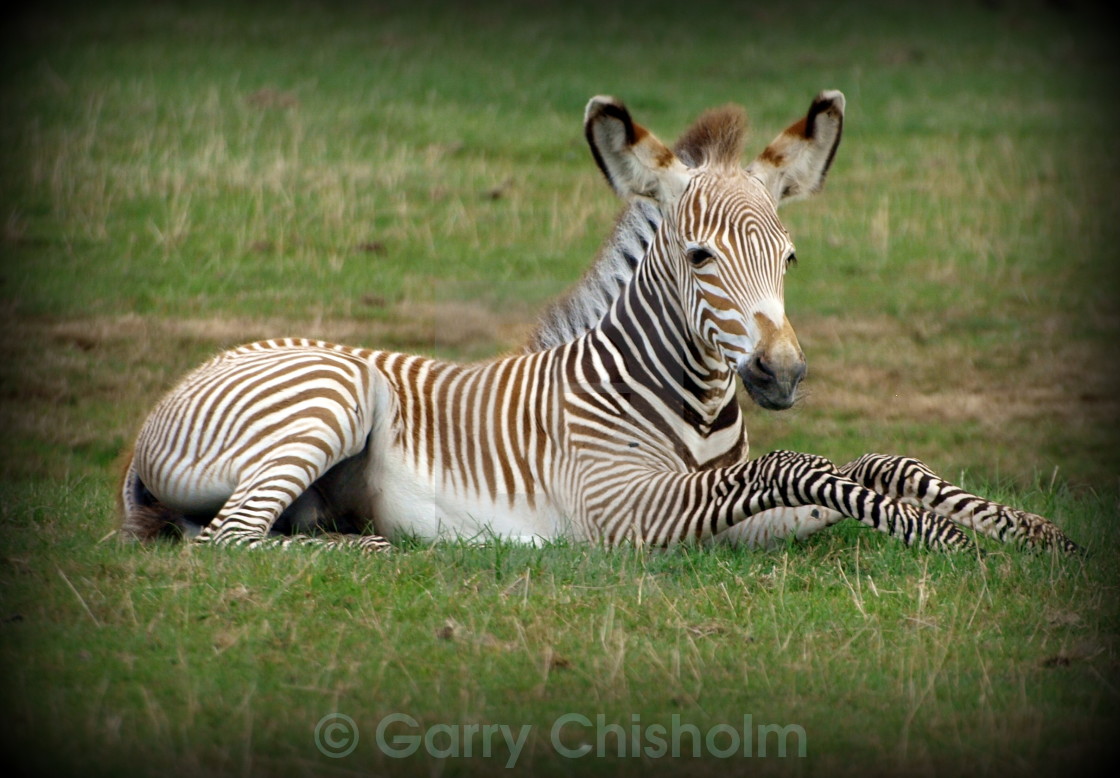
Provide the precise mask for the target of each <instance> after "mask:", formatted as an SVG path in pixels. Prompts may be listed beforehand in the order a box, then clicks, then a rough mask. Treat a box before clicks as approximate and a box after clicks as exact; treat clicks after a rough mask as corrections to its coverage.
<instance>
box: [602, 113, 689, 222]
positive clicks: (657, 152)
mask: <svg viewBox="0 0 1120 778" xmlns="http://www.w3.org/2000/svg"><path fill="white" fill-rule="evenodd" d="M583 130H584V134H585V135H586V136H587V143H588V145H589V146H591V153H592V155H594V157H595V162H596V164H598V165H599V169H600V170H602V171H603V175H605V176H606V177H607V181H609V182H610V185H611V186H612V187H614V190H615V192H617V193H618V194H619V195H620V196H621V197H623V198H626V199H630V198H632V197H649V198H652V199H654V200H656V201H657V202H658V203H661V204H664V203H667V202H671V201H673V200H675V199H676V198H678V197H680V195H681V193H682V192H683V191H684V188H685V185H686V184H687V183H688V169H687V168H686V167H685V165H684V163H683V162H681V161H680V160H679V159H677V157H676V155H675V154H673V152H672V151H671V150H670V149H669V147H668V146H666V145H665V144H663V143H662V142H661V141H659V140H658V139H657V138H656V137H654V135H653V133H651V132H650V131H649V130H647V129H646V128H645V127H642V126H641V125H640V124H637V123H635V122H634V120H633V119H631V118H630V112H629V111H627V110H626V106H625V105H623V104H622V101H620V100H616V99H615V98H613V97H604V96H601V95H600V96H598V97H593V98H591V101H590V102H589V103H588V104H587V111H586V112H585V114H584V123H583Z"/></svg>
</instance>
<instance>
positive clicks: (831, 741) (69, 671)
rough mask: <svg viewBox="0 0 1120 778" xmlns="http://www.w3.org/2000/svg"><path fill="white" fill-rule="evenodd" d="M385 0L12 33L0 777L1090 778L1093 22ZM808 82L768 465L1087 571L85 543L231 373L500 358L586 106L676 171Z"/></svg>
mask: <svg viewBox="0 0 1120 778" xmlns="http://www.w3.org/2000/svg"><path fill="white" fill-rule="evenodd" d="M396 5H397V4H395V3H392V2H388V3H378V4H361V5H359V4H343V3H327V2H288V3H272V2H260V3H248V2H213V3H209V2H203V3H197V2H196V3H189V4H188V3H181V4H180V3H171V2H166V3H150V2H149V3H136V4H128V3H124V2H107V3H102V4H86V5H82V6H73V7H72V6H71V5H70V4H62V5H52V4H49V3H48V4H45V5H41V6H37V7H36V10H34V11H31V10H27V11H22V12H19V13H15V14H14V15H12V16H11V17H10V19H9V20H8V21H7V22H6V23H5V24H4V26H3V32H2V33H0V35H2V40H0V61H2V62H3V71H2V79H3V80H2V83H0V89H2V91H0V97H2V99H3V106H4V110H3V121H2V122H0V149H2V151H0V218H2V219H3V230H4V231H3V236H2V243H0V248H2V252H3V264H2V267H0V320H2V321H3V323H4V325H5V326H6V329H7V337H5V338H4V339H3V340H2V341H0V349H2V356H0V392H2V394H0V402H2V405H0V421H2V428H3V429H4V431H5V437H6V440H7V443H6V445H5V446H4V447H3V449H2V450H0V667H3V670H2V671H0V678H2V687H0V689H2V697H3V705H4V709H3V713H4V722H5V726H4V728H3V735H2V736H0V743H2V744H3V759H4V762H5V763H6V764H8V765H10V766H11V767H12V768H13V769H15V770H16V771H18V772H23V773H29V774H40V773H42V774H60V771H61V772H69V773H78V772H81V773H82V774H85V775H99V774H104V775H122V774H124V775H156V774H158V775H167V774H190V775H197V774H221V775H225V774H230V775H233V774H236V775H271V774H282V775H307V774H316V775H318V774H324V775H331V774H339V775H346V774H354V775H358V774H362V775H370V774H391V775H413V774H418V773H430V774H433V775H468V774H469V775H473V774H480V773H489V772H501V771H503V770H504V769H505V768H506V766H507V765H509V764H513V765H514V766H515V767H516V768H518V769H519V770H521V771H523V772H534V773H540V774H556V775H569V774H570V775H598V774H603V775H606V774H624V775H626V774H629V775H638V774H646V773H664V774H680V775H695V774H699V773H702V772H704V771H705V770H710V771H711V772H720V773H725V774H731V775H739V774H742V775H747V774H749V775H772V774H773V775H779V774H780V775H785V774H794V775H819V776H848V775H860V776H867V775H914V776H926V775H955V774H962V773H965V772H967V773H970V774H975V775H992V776H995V775H1034V774H1040V775H1041V774H1048V773H1052V772H1054V771H1057V770H1061V771H1065V772H1069V773H1079V774H1091V773H1093V772H1095V770H1096V769H1097V768H1098V767H1100V766H1101V765H1104V764H1107V763H1108V760H1110V759H1114V758H1115V756H1116V747H1115V745H1114V744H1115V735H1114V732H1115V731H1116V730H1117V727H1118V726H1120V554H1118V553H1117V552H1118V548H1120V530H1118V522H1117V515H1118V512H1120V448H1118V446H1117V442H1118V435H1117V411H1118V410H1120V408H1118V402H1117V392H1116V389H1117V385H1118V382H1117V367H1116V366H1117V364H1120V361H1118V359H1117V357H1118V356H1120V355H1118V354H1117V351H1118V349H1117V346H1116V344H1117V342H1118V337H1120V311H1118V305H1117V302H1116V292H1117V289H1118V287H1117V283H1116V281H1117V278H1116V276H1117V251H1116V248H1115V247H1116V246H1117V245H1120V240H1118V239H1120V209H1118V206H1117V200H1116V198H1115V190H1116V186H1115V181H1116V180H1117V179H1116V176H1117V172H1118V168H1120V163H1118V162H1117V160H1116V158H1115V155H1114V154H1111V153H1109V150H1108V149H1107V147H1105V148H1102V142H1103V144H1108V143H1109V142H1110V140H1111V138H1112V135H1113V133H1114V127H1115V119H1116V115H1117V112H1116V109H1115V100H1114V97H1115V94H1116V90H1115V84H1116V76H1117V67H1116V64H1117V62H1116V58H1115V57H1114V56H1113V55H1111V54H1110V53H1109V50H1110V47H1111V45H1112V44H1111V43H1110V42H1109V41H1108V40H1107V38H1106V36H1105V32H1106V31H1107V30H1108V29H1109V26H1108V24H1107V23H1106V22H1105V21H1104V19H1103V18H1097V17H1096V16H1095V15H1094V13H1093V12H1092V10H1091V9H1089V8H1086V7H1084V4H1082V3H1072V4H1059V3H1043V2H1041V1H1040V2H1038V3H1024V4H1013V3H980V2H975V3H972V2H961V3H950V4H936V10H931V9H925V10H921V9H917V8H912V7H910V5H908V4H903V3H894V2H885V1H884V2H881V3H871V2H864V3H857V4H851V3H826V2H820V3H812V2H804V1H802V2H796V3H793V4H792V5H782V6H780V7H779V6H777V5H774V6H773V7H771V6H768V5H758V6H756V7H754V8H753V9H750V8H748V9H746V10H735V9H733V8H732V7H730V6H731V4H726V3H721V2H711V3H709V2H706V1H705V0H700V1H699V2H696V3H688V4H670V3H668V2H658V1H657V0H654V1H653V2H649V3H644V4H642V5H641V7H640V8H627V7H626V6H624V5H617V4H616V5H611V4H596V3H584V2H547V1H546V2H542V3H536V4H533V5H531V6H530V5H527V6H524V7H523V6H522V5H520V4H515V3H512V2H509V3H506V4H498V3H493V4H488V5H486V6H485V7H484V9H482V10H480V9H479V8H478V7H477V6H472V7H468V5H467V4H460V5H459V6H457V7H458V10H455V9H454V8H445V7H444V4H442V3H435V2H423V1H421V2H412V3H408V4H400V5H401V7H399V8H397V7H396ZM822 88H838V89H841V90H843V91H844V92H845V94H846V95H847V98H848V116H847V124H846V128H845V136H844V141H843V144H842V145H841V148H840V151H839V154H838V157H837V161H836V164H835V166H834V168H833V170H832V173H831V174H830V178H829V182H828V186H827V188H826V191H825V193H824V194H823V195H822V196H821V197H819V198H817V199H815V200H812V201H808V202H805V203H800V204H796V205H792V206H790V207H789V208H787V209H784V210H783V214H782V216H783V219H784V220H785V222H786V225H787V227H788V228H789V229H790V232H791V233H792V235H793V238H794V240H795V241H796V243H797V254H798V257H799V260H800V261H799V264H798V266H797V267H796V269H795V270H794V271H793V273H792V275H791V276H790V277H789V279H788V283H787V307H788V309H789V313H790V318H791V320H792V322H793V324H794V326H795V327H796V328H797V331H798V334H799V337H800V339H801V343H802V346H803V347H804V349H805V351H806V354H807V357H808V360H809V364H810V376H809V379H808V381H807V389H808V391H807V396H806V397H805V399H804V400H803V401H801V402H800V403H799V404H798V406H796V407H795V408H794V409H792V410H791V411H788V412H786V413H783V414H767V413H764V412H762V411H759V410H757V409H754V410H750V411H749V413H750V421H751V429H752V440H753V445H754V453H755V454H757V453H762V452H764V451H767V450H771V449H774V448H796V449H800V450H806V451H813V452H815V453H820V454H824V455H826V456H829V457H830V458H833V459H835V460H838V461H846V460H848V459H850V458H852V457H854V456H856V455H858V454H860V453H863V452H865V451H868V450H880V451H888V452H905V453H909V454H912V455H915V456H919V457H921V458H923V459H924V460H926V461H927V462H928V463H929V464H931V465H932V466H933V467H934V468H935V469H937V470H939V471H941V472H942V473H944V474H945V475H947V476H949V477H952V478H954V479H959V480H963V481H964V482H965V485H966V486H968V487H970V488H972V489H974V490H977V491H979V492H981V493H983V494H986V495H989V496H991V497H992V498H993V499H999V500H1002V501H1006V502H1011V503H1014V504H1016V505H1019V506H1022V507H1024V508H1027V509H1030V510H1034V511H1037V512H1039V513H1043V514H1046V515H1048V516H1051V517H1053V518H1054V520H1055V521H1056V522H1057V523H1059V524H1060V525H1061V526H1062V527H1063V528H1064V529H1066V530H1067V532H1068V533H1069V534H1070V536H1071V537H1073V538H1074V539H1075V540H1077V541H1078V542H1081V543H1083V544H1084V545H1085V546H1086V547H1087V548H1089V550H1090V551H1091V555H1090V556H1089V557H1088V558H1087V559H1076V560H1065V559H1052V558H1050V557H1047V556H1032V555H1030V554H1026V553H1022V552H1018V551H1015V550H1011V549H1005V548H997V547H995V546H993V545H991V544H985V547H986V548H987V549H988V551H989V552H990V553H989V554H988V555H987V556H986V557H984V558H982V559H976V558H971V557H969V558H949V557H944V556H937V555H931V554H926V553H921V552H915V551H910V550H907V549H904V548H900V547H898V546H897V545H896V544H893V543H890V542H888V541H886V540H885V539H884V538H881V537H879V536H877V535H874V534H873V533H871V534H869V533H867V532H863V531H861V530H860V529H859V528H857V527H854V526H846V525H841V526H839V527H837V528H835V529H834V530H832V531H830V532H828V533H824V534H822V535H821V536H819V537H817V538H813V539H812V540H811V541H810V542H807V543H804V544H800V545H793V546H790V547H789V548H787V549H784V550H781V551H777V552H770V553H764V552H746V551H734V550H727V549H721V550H715V551H705V550H699V549H692V548H682V549H675V550H672V551H668V552H658V553H646V552H643V553H638V552H635V551H633V550H629V551H628V550H621V551H614V552H608V551H604V550H600V549H591V548H584V547H580V546H568V545H564V544H559V545H554V546H549V547H545V548H541V549H527V548H520V547H516V546H510V545H506V544H496V545H493V546H490V547H486V548H467V547H459V546H456V545H441V546H436V547H426V546H407V547H404V548H401V549H398V550H396V551H395V552H394V553H392V554H389V555H386V556H384V557H378V558H373V559H369V558H362V557H359V556H353V555H349V554H337V555H329V556H327V555H324V556H317V555H314V554H311V553H305V552H300V551H293V552H291V553H285V554H259V555H258V554H247V553H240V554H239V553H232V552H216V551H213V550H204V551H198V550H193V549H189V548H182V547H177V546H158V547H153V548H144V549H137V548H128V547H121V546H119V545H118V544H116V543H115V542H112V539H111V533H112V531H113V528H114V526H115V521H116V519H115V509H114V496H113V495H114V490H115V487H116V479H117V474H118V468H119V460H120V457H121V454H122V452H123V451H124V450H126V449H127V447H128V445H129V443H130V440H131V437H132V436H133V435H134V434H135V432H136V430H137V428H138V425H139V424H140V422H141V420H142V418H143V415H144V414H145V413H146V411H147V410H148V409H149V408H150V407H151V405H152V403H153V402H154V401H155V400H156V399H157V398H158V397H159V395H160V393H161V392H162V391H164V390H165V389H166V388H168V386H169V385H170V384H171V383H172V382H173V381H174V380H175V378H176V377H177V376H178V375H180V374H181V373H182V372H183V371H185V370H187V369H188V368H190V367H192V366H193V365H195V364H196V363H197V362H199V361H200V360H201V359H203V358H204V357H205V356H207V355H209V354H211V353H213V352H214V351H216V350H218V349H220V348H222V347H225V346H229V345H233V344H236V343H239V342H243V341H247V340H251V339H254V338H257V337H263V336H276V335H284V334H299V335H305V336H310V337H322V338H327V339H332V340H341V341H344V342H349V343H353V344H362V345H371V346H372V345H378V346H392V347H396V348H401V349H408V350H417V351H423V352H427V353H434V354H439V355H443V356H447V357H453V358H460V359H473V358H482V357H486V356H489V355H492V354H495V353H498V352H499V351H501V350H504V349H509V348H514V347H516V345H517V343H518V339H519V338H520V337H522V335H523V334H524V333H525V332H526V331H527V329H528V327H529V326H530V325H531V322H532V320H533V316H534V312H535V311H536V310H538V309H539V308H540V306H541V305H542V304H543V303H544V302H545V301H546V300H548V299H549V298H550V297H552V296H554V295H555V294H557V293H559V292H560V291H561V290H563V288H564V287H565V286H566V285H567V284H569V283H570V282H571V281H573V280H574V279H575V278H577V277H578V275H579V273H580V271H581V269H582V268H583V267H584V266H585V265H586V264H587V262H588V261H589V259H590V258H591V257H592V255H593V253H594V251H595V249H596V247H597V245H598V243H599V241H600V240H601V239H602V238H603V237H604V236H605V235H606V234H607V231H608V229H609V228H610V225H611V220H612V216H613V214H614V212H615V211H616V209H617V203H616V202H615V201H614V200H613V199H612V196H611V194H610V192H609V191H608V189H607V187H606V185H605V184H604V183H603V182H602V180H601V178H600V176H599V174H598V173H597V172H596V171H595V169H594V166H593V163H592V161H591V159H590V155H589V154H588V153H587V151H586V148H585V145H584V141H583V139H582V133H581V127H580V121H581V116H582V109H583V105H584V104H585V102H586V100H587V99H588V97H590V96H591V95H593V94H597V93H611V94H616V95H618V96H619V97H622V98H623V99H625V100H626V101H627V103H628V105H629V106H630V108H631V110H632V112H633V113H634V115H635V117H636V118H637V119H638V121H640V122H642V123H644V124H645V125H647V126H649V127H650V128H652V129H653V130H654V131H655V132H657V133H658V134H659V135H661V137H662V138H665V139H671V138H673V137H674V136H675V134H676V133H678V132H679V131H680V130H682V129H683V128H684V127H685V126H686V125H687V123H688V122H689V121H690V119H692V118H693V117H694V116H695V115H696V114H697V113H699V112H700V111H701V110H703V109H704V108H707V107H710V106H713V105H717V104H721V103H725V102H728V101H734V102H740V103H742V104H744V105H745V106H746V108H747V109H748V111H749V113H750V115H751V119H752V126H753V128H754V130H753V141H752V143H751V144H750V148H751V149H752V150H753V151H757V150H759V149H761V147H762V146H763V145H764V144H765V142H766V141H768V140H769V139H770V138H771V137H772V136H773V135H774V134H776V133H777V132H778V131H779V130H780V129H781V128H782V127H783V126H785V124H786V123H788V122H789V121H791V120H793V119H794V118H797V117H798V116H800V115H802V114H803V112H804V110H805V109H806V107H807V106H808V104H809V101H810V99H811V98H812V96H813V95H814V94H815V93H816V92H817V91H819V90H820V89H822ZM335 713H338V714H344V715H346V716H348V717H349V719H341V718H333V719H325V718H324V717H327V716H329V714H335ZM402 716H408V717H411V719H402V718H401V717H402ZM600 717H601V718H600ZM745 717H750V718H745ZM410 721H415V724H411V723H410ZM351 722H352V724H353V728H354V729H353V730H347V729H346V727H347V726H350V724H351ZM499 725H505V727H506V728H505V729H499ZM674 727H675V728H676V733H675V734H676V743H675V745H676V746H677V749H676V750H677V751H679V752H680V753H681V754H682V757H681V758H677V759H674V758H672V756H671V755H672V752H673V751H674V742H673V736H674ZM690 727H691V728H692V729H689V728H690ZM379 733H380V735H379ZM682 733H683V734H682ZM355 734H356V735H357V738H356V739H355ZM423 736H427V740H426V741H425V740H424V739H423ZM748 736H749V737H748ZM409 738H413V739H412V740H410V739H409ZM507 738H509V740H508V741H507ZM600 738H601V739H602V742H601V743H600V742H599V739H600ZM659 739H660V740H661V741H662V742H663V743H664V748H661V746H659ZM511 743H512V745H511ZM783 743H784V745H786V746H787V753H786V755H785V756H779V755H778V753H779V747H780V745H781V744H783ZM410 744H415V745H416V747H417V750H416V753H415V754H414V755H412V756H410V757H407V758H397V754H398V752H400V751H406V750H408V747H409V745H410ZM351 745H352V746H354V748H353V751H352V752H351V753H348V754H346V755H345V756H339V754H340V753H342V752H344V751H346V750H347V748H348V747H349V746H351ZM583 745H586V746H589V747H590V752H589V753H587V754H586V755H583V756H576V755H575V754H576V753H577V752H578V749H579V748H580V747H581V746H583ZM488 746H489V747H490V748H489V750H486V749H487V747H488ZM620 747H621V749H622V751H621V752H620V750H619V748H620ZM802 747H804V753H805V756H804V757H801V756H798V754H799V753H800V749H801V748H802ZM468 748H469V749H470V752H469V754H470V755H469V756H468V755H467V749H468ZM694 748H695V749H696V753H699V754H700V757H699V758H692V755H693V753H694V750H693V749H694ZM328 752H330V753H328ZM730 752H734V755H732V754H731V753H730ZM620 753H621V754H622V755H619V754H620ZM745 754H746V755H745Z"/></svg>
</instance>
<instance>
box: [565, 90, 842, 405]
mask: <svg viewBox="0 0 1120 778" xmlns="http://www.w3.org/2000/svg"><path fill="white" fill-rule="evenodd" d="M843 115H844V96H843V95H842V94H841V93H840V92H835V91H830V92H822V93H821V94H820V95H818V96H817V98H816V100H815V101H814V102H813V104H812V106H811V107H810V110H809V113H808V114H807V115H806V117H805V118H804V119H801V120H800V121H798V122H796V123H794V124H793V125H791V126H790V127H788V128H787V129H786V130H785V131H784V132H782V133H781V134H780V135H779V136H778V137H777V138H776V139H775V140H774V141H773V142H772V143H771V144H770V145H769V146H768V147H767V148H766V149H765V150H764V151H763V152H762V153H761V154H760V155H759V156H758V158H757V159H755V160H754V161H753V162H751V163H750V164H749V165H748V166H746V167H745V168H744V167H743V166H742V165H741V162H740V158H741V154H742V144H743V139H744V135H745V130H746V120H745V117H744V114H743V112H742V110H741V109H739V108H737V107H733V106H728V107H725V108H719V109H715V110H713V111H709V112H708V113H706V114H704V116H702V117H701V118H700V119H699V120H698V121H697V122H696V123H695V124H694V125H693V126H692V127H691V128H690V129H689V130H688V132H687V133H686V134H685V136H684V137H683V138H681V140H680V141H678V143H677V145H676V152H675V153H674V151H673V150H670V149H669V148H668V147H666V146H665V145H664V144H662V143H661V142H660V141H659V140H658V139H657V138H656V137H654V136H653V134H651V133H650V132H649V131H648V130H646V129H645V128H643V127H642V126H640V125H639V124H637V123H635V122H634V121H633V120H632V119H631V118H630V114H629V112H628V111H627V109H626V107H625V106H624V105H623V104H622V103H621V102H620V101H618V100H616V99H614V98H611V97H595V98H592V99H591V101H590V103H588V106H587V112H586V116H585V133H586V135H587V139H588V143H589V144H590V146H591V150H592V154H593V155H594V157H595V161H596V163H597V164H598V165H599V167H600V169H601V170H602V171H603V173H604V174H605V175H606V177H607V179H608V181H609V182H610V183H611V185H612V186H613V187H614V188H615V190H616V191H617V192H619V193H620V194H622V195H624V196H626V197H630V198H635V197H642V198H650V199H652V200H653V201H654V202H655V203H656V204H657V206H658V209H659V210H660V212H661V214H662V218H663V221H662V223H661V227H660V228H659V230H658V233H657V237H656V239H655V240H654V243H653V245H652V246H651V248H650V251H649V253H648V254H647V259H646V263H647V264H649V265H650V268H649V272H651V273H658V274H660V275H662V276H663V277H664V279H665V281H666V283H667V285H668V286H669V287H672V288H673V289H674V292H675V294H673V297H675V298H676V299H677V300H678V301H679V304H680V307H681V309H682V313H683V315H684V318H685V321H686V322H687V324H688V326H689V327H690V329H691V330H692V334H693V336H694V337H695V338H696V339H697V340H698V341H699V342H700V343H701V344H703V346H705V347H706V349H705V350H706V351H707V352H708V353H710V354H714V355H718V358H719V359H721V360H723V361H724V362H725V363H726V365H727V366H728V367H729V368H730V369H731V370H733V371H735V372H736V373H738V374H739V376H740V378H742V380H743V384H744V386H745V387H746V389H747V392H748V394H750V396H751V398H752V399H753V400H754V401H755V402H756V403H758V404H759V405H760V406H762V407H763V408H767V409H771V410H780V409H783V408H788V407H790V406H791V405H792V404H793V402H794V399H795V397H796V392H797V386H798V384H799V383H800V382H801V379H802V378H803V377H804V376H805V372H806V364H805V356H804V354H803V353H802V351H801V347H800V345H799V344H798V342H797V335H796V333H794V331H793V327H792V326H791V325H790V323H789V319H787V318H786V315H785V303H784V290H783V282H784V278H785V272H786V269H787V268H788V267H789V265H791V264H792V263H793V261H794V260H795V257H794V251H793V243H792V241H791V240H790V237H789V234H788V233H787V232H786V229H785V227H784V226H783V225H782V223H781V220H780V219H779V218H778V215H777V206H778V204H779V203H782V202H785V201H788V200H792V199H798V198H801V197H805V196H808V195H811V194H815V193H816V192H818V191H819V190H820V189H821V187H822V185H823V183H824V178H825V175H826V174H827V172H828V168H829V166H830V165H831V163H832V158H833V155H834V154H835V151H836V147H837V145H838V144H839V142H840V134H841V128H842V124H843Z"/></svg>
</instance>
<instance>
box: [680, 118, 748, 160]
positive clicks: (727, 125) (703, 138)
mask: <svg viewBox="0 0 1120 778" xmlns="http://www.w3.org/2000/svg"><path fill="white" fill-rule="evenodd" d="M746 136H747V114H746V111H744V110H743V109H742V107H740V106H738V105H732V104H729V105H724V106H720V107H719V108H712V109H710V110H707V111H705V112H704V113H702V114H700V118H698V119H697V120H696V121H695V122H693V123H692V126H691V127H689V128H688V129H687V130H685V132H684V135H682V136H681V137H680V139H679V140H677V143H676V145H675V146H674V147H673V152H674V153H675V154H676V155H677V156H678V157H679V158H680V159H681V161H682V162H684V163H685V164H686V165H688V166H689V167H700V166H701V165H705V164H711V165H715V166H719V167H733V166H738V165H740V164H741V157H742V154H743V143H744V141H745V140H746Z"/></svg>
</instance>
